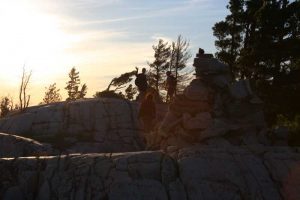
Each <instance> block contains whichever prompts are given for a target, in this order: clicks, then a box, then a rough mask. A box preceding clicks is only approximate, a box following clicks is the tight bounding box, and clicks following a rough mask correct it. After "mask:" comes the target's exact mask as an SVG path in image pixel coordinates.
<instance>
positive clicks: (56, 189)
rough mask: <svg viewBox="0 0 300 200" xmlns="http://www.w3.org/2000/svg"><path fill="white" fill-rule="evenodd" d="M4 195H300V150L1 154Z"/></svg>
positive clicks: (0, 192) (250, 199)
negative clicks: (11, 156) (22, 156)
mask: <svg viewBox="0 0 300 200" xmlns="http://www.w3.org/2000/svg"><path fill="white" fill-rule="evenodd" d="M0 170H1V173H0V184H1V189H0V199H4V200H7V199H104V200H106V199H153V200H154V199H197V200H199V199H200V200H201V199H209V200H214V199H216V200H217V199H234V200H238V199H241V200H245V199H246V200H256V199H264V200H276V199H295V200H297V199H300V196H299V195H300V173H299V172H300V153H299V150H297V149H292V148H287V147H254V148H250V147H226V148H225V147H223V148H221V147H211V146H197V147H190V148H186V149H182V150H179V151H178V152H177V154H176V156H175V157H170V156H168V155H166V154H164V153H162V152H135V153H134V152H132V153H119V154H81V155H80V154H78V155H69V156H53V157H39V158H37V157H24V158H14V159H12V158H11V159H9V158H5V159H4V158H2V159H0Z"/></svg>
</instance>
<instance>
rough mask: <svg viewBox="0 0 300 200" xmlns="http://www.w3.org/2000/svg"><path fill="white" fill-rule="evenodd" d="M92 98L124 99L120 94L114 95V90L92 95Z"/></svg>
mask: <svg viewBox="0 0 300 200" xmlns="http://www.w3.org/2000/svg"><path fill="white" fill-rule="evenodd" d="M94 98H116V99H124V98H125V97H124V95H123V94H122V92H119V93H116V92H115V91H114V90H104V91H102V92H96V94H94Z"/></svg>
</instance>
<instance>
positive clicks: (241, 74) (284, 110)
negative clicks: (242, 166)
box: [213, 0, 300, 123]
mask: <svg viewBox="0 0 300 200" xmlns="http://www.w3.org/2000/svg"><path fill="white" fill-rule="evenodd" d="M227 8H228V9H229V11H230V14H229V15H228V16H227V17H226V19H225V20H224V21H221V22H218V23H216V24H215V26H214V27H213V30H214V35H215V36H216V37H217V41H216V43H215V44H216V47H217V49H218V52H217V53H216V55H217V57H218V58H219V59H220V60H222V61H223V62H225V63H227V64H229V65H230V66H231V67H232V68H233V71H232V72H233V74H234V76H235V78H237V79H244V78H247V79H250V80H251V82H252V83H253V84H254V85H255V87H256V88H257V90H258V93H259V94H260V95H261V97H262V98H263V99H264V100H265V101H266V102H268V104H267V105H266V111H267V117H268V119H269V120H270V122H271V123H273V122H274V120H275V118H276V115H278V114H283V115H285V116H289V117H290V118H294V116H295V114H297V112H298V113H299V112H300V107H299V103H297V102H299V101H300V95H298V94H299V93H300V86H299V85H300V80H299V77H298V78H296V77H297V76H299V74H300V62H299V61H300V54H299V52H300V12H299V10H300V1H288V0H277V1H274V0H230V1H229V5H228V7H227Z"/></svg>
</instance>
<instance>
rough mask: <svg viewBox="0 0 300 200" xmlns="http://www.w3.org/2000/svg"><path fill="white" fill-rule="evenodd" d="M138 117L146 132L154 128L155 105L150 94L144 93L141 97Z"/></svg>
mask: <svg viewBox="0 0 300 200" xmlns="http://www.w3.org/2000/svg"><path fill="white" fill-rule="evenodd" d="M138 118H139V119H140V120H141V121H142V123H143V126H144V130H145V132H146V133H149V132H150V131H151V130H152V129H153V128H154V125H155V118H156V107H155V102H154V100H153V95H152V94H148V95H146V97H145V98H144V99H143V101H142V103H141V106H140V110H139V114H138Z"/></svg>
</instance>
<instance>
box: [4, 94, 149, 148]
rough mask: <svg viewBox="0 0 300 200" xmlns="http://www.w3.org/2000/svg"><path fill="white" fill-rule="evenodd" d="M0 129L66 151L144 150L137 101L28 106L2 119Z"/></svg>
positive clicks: (92, 101)
mask: <svg viewBox="0 0 300 200" xmlns="http://www.w3.org/2000/svg"><path fill="white" fill-rule="evenodd" d="M0 131H2V132H5V133H10V134H16V135H21V136H25V137H28V138H33V139H36V140H37V141H40V142H46V143H51V144H52V145H53V146H54V147H55V148H57V149H59V150H60V151H62V152H65V153H74V152H76V153H78V152H81V153H84V152H128V151H140V150H144V148H145V147H144V142H143V139H142V138H143V137H142V135H141V128H140V127H139V122H138V120H137V104H135V103H130V102H128V101H125V100H118V99H90V100H82V101H76V102H61V103H55V104H50V105H46V106H37V107H31V108H28V109H27V110H26V111H24V112H23V113H18V114H15V115H12V116H9V117H7V118H4V119H1V120H0Z"/></svg>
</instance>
